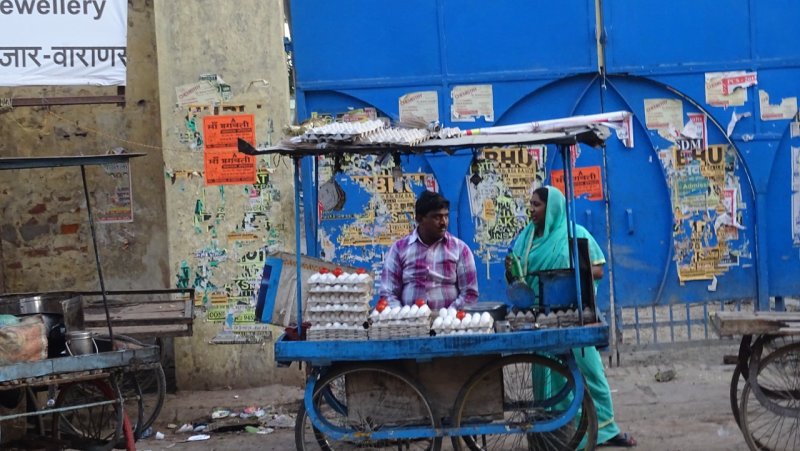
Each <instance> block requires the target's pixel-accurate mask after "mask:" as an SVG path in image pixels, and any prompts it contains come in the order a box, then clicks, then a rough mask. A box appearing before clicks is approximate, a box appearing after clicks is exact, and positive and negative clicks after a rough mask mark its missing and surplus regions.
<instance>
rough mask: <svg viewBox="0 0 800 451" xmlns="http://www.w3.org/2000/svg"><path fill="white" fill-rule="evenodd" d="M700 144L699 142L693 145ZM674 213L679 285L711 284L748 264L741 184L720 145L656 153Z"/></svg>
mask: <svg viewBox="0 0 800 451" xmlns="http://www.w3.org/2000/svg"><path fill="white" fill-rule="evenodd" d="M697 141H698V142H699V140H697ZM659 159H660V161H661V163H662V165H663V167H664V170H665V173H666V175H667V182H668V186H669V189H670V198H671V203H672V208H673V220H674V224H673V246H674V250H675V252H674V257H673V259H674V261H675V264H676V266H677V273H678V280H679V281H680V283H681V284H683V283H685V282H688V281H693V280H713V279H714V278H716V277H719V276H720V275H722V274H723V273H725V272H726V271H728V270H729V269H730V267H732V266H737V265H739V264H740V262H741V260H742V259H744V258H749V255H750V251H749V248H748V246H749V244H748V240H747V237H746V236H745V234H743V233H740V231H742V230H744V229H745V228H744V226H743V225H742V223H743V214H744V211H745V208H746V206H745V205H744V204H743V202H742V201H741V197H740V193H741V183H740V182H739V176H738V175H737V160H736V155H735V154H734V152H732V151H731V150H730V147H729V146H728V145H725V144H712V145H709V146H708V147H707V148H703V147H701V146H700V145H697V146H692V147H689V148H683V147H681V146H679V145H676V146H674V147H672V148H670V149H666V150H662V151H659Z"/></svg>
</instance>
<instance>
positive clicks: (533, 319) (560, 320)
mask: <svg viewBox="0 0 800 451" xmlns="http://www.w3.org/2000/svg"><path fill="white" fill-rule="evenodd" d="M596 320H597V317H596V315H595V313H594V311H593V310H592V309H590V308H588V307H586V308H584V309H583V322H584V323H593V322H595V321H596ZM506 321H508V323H509V325H510V326H511V330H530V329H542V328H559V327H573V326H577V325H579V324H580V317H579V315H578V310H577V309H558V310H553V311H550V312H549V313H546V314H545V313H541V312H537V311H536V310H528V309H519V310H516V309H514V311H509V312H508V315H506Z"/></svg>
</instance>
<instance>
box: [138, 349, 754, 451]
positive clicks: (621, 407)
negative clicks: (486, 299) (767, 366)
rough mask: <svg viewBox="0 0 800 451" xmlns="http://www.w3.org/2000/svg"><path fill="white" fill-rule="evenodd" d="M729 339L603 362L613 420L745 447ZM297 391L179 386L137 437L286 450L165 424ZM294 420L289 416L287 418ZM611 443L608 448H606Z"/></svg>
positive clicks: (673, 440) (288, 443)
mask: <svg viewBox="0 0 800 451" xmlns="http://www.w3.org/2000/svg"><path fill="white" fill-rule="evenodd" d="M736 350H737V345H736V344H735V343H733V342H725V344H715V345H713V346H682V347H680V348H674V347H673V348H668V349H660V350H657V351H637V352H629V353H623V354H622V355H621V359H620V366H619V367H617V366H614V367H611V368H607V375H608V379H609V382H610V384H611V387H612V391H613V395H614V404H615V410H616V419H617V423H618V424H619V425H620V427H621V428H622V429H623V430H624V431H627V432H629V433H630V434H632V435H633V436H634V437H635V438H636V440H637V441H638V442H639V446H638V448H637V449H640V450H647V451H673V450H675V451H677V450H683V451H690V450H698V451H700V450H703V451H706V450H720V451H722V450H725V451H738V450H747V445H745V442H744V439H743V438H742V435H741V432H740V431H739V429H738V427H737V426H736V424H735V421H734V419H733V416H732V414H731V410H730V403H729V395H728V390H729V382H730V377H731V374H732V372H733V368H734V367H733V366H732V365H725V364H723V356H724V355H726V354H736ZM665 370H674V371H675V378H674V379H672V380H670V381H668V382H658V381H656V378H655V375H656V373H658V372H659V371H661V372H663V371H665ZM301 397H302V390H301V389H300V388H299V387H287V386H278V385H271V386H265V387H262V388H257V389H249V390H228V391H212V392H207V391H203V392H182V393H179V394H177V395H169V396H168V399H167V402H166V405H165V407H164V411H163V412H162V414H161V416H160V417H159V420H158V421H157V423H156V427H155V430H156V431H158V432H161V433H163V434H164V439H163V440H156V439H155V438H148V439H144V440H140V441H139V442H138V443H137V449H139V450H140V451H144V450H153V451H156V450H173V451H178V450H192V451H201V450H203V451H206V450H238V451H245V450H291V449H294V432H293V429H291V428H281V427H275V428H272V429H274V430H273V431H272V432H270V433H269V434H265V435H262V434H256V433H248V432H243V431H242V432H212V433H210V434H208V435H210V439H208V440H205V441H196V442H186V441H185V440H186V439H187V438H188V437H189V436H190V435H191V434H189V433H178V432H175V430H174V429H169V428H168V425H169V424H170V423H172V424H174V425H178V426H180V425H181V424H184V423H189V422H193V421H195V420H197V419H200V418H203V417H205V416H209V415H211V413H212V411H214V410H215V409H218V408H221V407H224V408H228V409H230V410H231V411H237V410H238V411H241V410H242V409H243V408H244V407H247V406H260V407H262V408H263V409H264V411H265V412H267V415H266V416H265V417H264V418H274V417H276V416H277V417H278V418H277V422H278V423H280V422H281V421H280V420H286V419H287V418H286V416H283V417H281V416H280V415H292V414H293V413H294V411H295V409H296V405H297V403H298V402H299V400H300V399H301ZM289 420H291V418H289ZM607 449H613V448H607Z"/></svg>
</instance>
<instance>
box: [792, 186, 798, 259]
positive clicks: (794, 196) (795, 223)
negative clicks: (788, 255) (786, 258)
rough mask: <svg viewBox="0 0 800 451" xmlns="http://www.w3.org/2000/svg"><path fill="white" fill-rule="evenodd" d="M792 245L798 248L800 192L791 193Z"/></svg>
mask: <svg viewBox="0 0 800 451" xmlns="http://www.w3.org/2000/svg"><path fill="white" fill-rule="evenodd" d="M792 244H793V245H794V246H796V247H800V192H798V193H792Z"/></svg>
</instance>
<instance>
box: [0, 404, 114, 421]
mask: <svg viewBox="0 0 800 451" xmlns="http://www.w3.org/2000/svg"><path fill="white" fill-rule="evenodd" d="M119 403H120V400H119V399H110V400H108V401H98V402H92V403H88V404H80V405H76V406H67V407H57V408H55V409H44V410H37V411H35V412H26V413H17V414H13V415H3V416H0V421H5V420H13V419H15V418H23V417H32V416H39V415H48V414H51V413H57V412H68V411H70V410H79V409H86V408H89V407H97V406H105V405H108V404H119Z"/></svg>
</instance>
